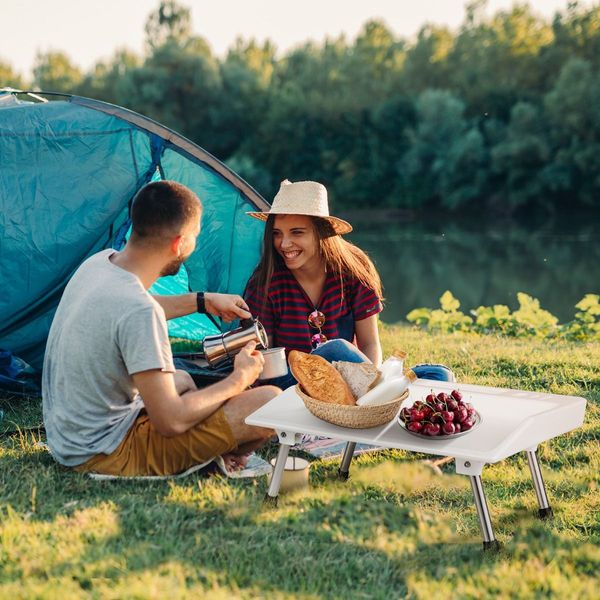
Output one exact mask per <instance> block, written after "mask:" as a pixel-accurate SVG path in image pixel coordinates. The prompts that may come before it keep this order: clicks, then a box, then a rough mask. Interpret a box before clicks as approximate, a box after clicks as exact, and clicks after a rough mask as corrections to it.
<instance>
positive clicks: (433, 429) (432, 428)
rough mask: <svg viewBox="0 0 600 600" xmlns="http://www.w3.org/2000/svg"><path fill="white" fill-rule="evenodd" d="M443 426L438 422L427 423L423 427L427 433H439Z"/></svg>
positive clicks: (432, 434)
mask: <svg viewBox="0 0 600 600" xmlns="http://www.w3.org/2000/svg"><path fill="white" fill-rule="evenodd" d="M440 429H441V427H440V426H439V425H438V424H437V423H427V425H425V427H424V428H423V432H424V433H426V434H427V435H431V436H434V435H439V434H440Z"/></svg>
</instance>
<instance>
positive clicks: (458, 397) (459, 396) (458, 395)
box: [450, 390, 462, 401]
mask: <svg viewBox="0 0 600 600" xmlns="http://www.w3.org/2000/svg"><path fill="white" fill-rule="evenodd" d="M450 395H451V396H452V397H453V398H454V399H455V400H458V401H460V400H462V394H461V393H460V392H459V391H458V390H452V391H451V392H450Z"/></svg>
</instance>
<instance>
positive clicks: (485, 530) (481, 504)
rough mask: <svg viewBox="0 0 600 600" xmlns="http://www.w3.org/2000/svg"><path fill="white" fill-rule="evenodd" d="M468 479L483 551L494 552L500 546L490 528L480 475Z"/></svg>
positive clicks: (488, 512) (490, 523)
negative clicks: (473, 499) (481, 537)
mask: <svg viewBox="0 0 600 600" xmlns="http://www.w3.org/2000/svg"><path fill="white" fill-rule="evenodd" d="M469 479H470V481H471V487H472V488H473V497H474V498H475V507H476V508H477V516H478V517H479V528H480V529H481V535H482V536H483V549H484V550H492V551H496V550H498V549H499V548H500V544H499V543H498V540H496V537H495V536H494V529H493V528H492V520H491V518H490V511H489V510H488V505H487V502H486V499H485V493H484V491H483V482H482V481H481V475H469Z"/></svg>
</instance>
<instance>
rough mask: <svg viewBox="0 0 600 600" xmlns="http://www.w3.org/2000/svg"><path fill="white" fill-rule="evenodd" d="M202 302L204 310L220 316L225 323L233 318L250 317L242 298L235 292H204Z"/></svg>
mask: <svg viewBox="0 0 600 600" xmlns="http://www.w3.org/2000/svg"><path fill="white" fill-rule="evenodd" d="M204 304H205V306H206V312H208V313H210V314H211V315H214V316H215V317H221V318H222V319H223V321H225V322H226V323H229V322H230V321H233V320H235V319H250V318H251V317H252V315H251V314H250V311H249V309H248V305H247V304H246V303H245V302H244V299H243V298H242V297H241V296H237V295H236V294H217V293H213V292H206V293H205V294H204Z"/></svg>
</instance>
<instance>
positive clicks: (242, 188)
mask: <svg viewBox="0 0 600 600" xmlns="http://www.w3.org/2000/svg"><path fill="white" fill-rule="evenodd" d="M5 97H6V94H5V95H3V94H1V93H0V259H1V260H0V282H1V284H2V294H1V295H0V314H2V316H3V318H2V321H0V349H4V350H8V351H10V352H12V353H13V354H14V355H16V356H19V357H21V358H23V359H24V360H26V361H27V362H28V363H30V364H31V365H33V366H34V367H36V368H40V367H41V364H42V361H43V353H44V347H45V342H46V338H47V335H48V331H49V327H50V324H51V322H52V317H53V315H54V312H55V310H56V307H57V305H58V302H59V300H60V297H61V295H62V292H63V290H64V287H65V285H66V283H67V282H68V280H69V278H70V277H71V275H72V274H73V272H74V271H75V270H76V269H77V267H78V266H79V265H80V264H81V263H82V262H83V261H84V260H85V259H86V258H87V257H89V256H90V255H92V254H94V253H95V252H98V251H100V250H102V249H104V248H109V247H116V248H119V247H121V246H122V244H123V240H124V232H126V231H127V229H128V227H129V221H128V219H129V207H130V203H131V200H132V199H133V197H134V196H135V194H136V192H137V191H138V190H139V189H140V188H141V187H142V186H143V185H144V184H146V183H147V182H148V181H150V180H152V179H153V178H156V177H162V178H165V179H173V180H175V181H178V182H180V183H183V184H184V185H187V186H188V187H190V188H191V189H192V190H193V191H194V192H195V193H196V194H197V195H198V197H199V198H200V199H201V201H202V204H203V207H204V210H203V216H202V229H201V233H200V236H199V238H198V244H197V248H196V251H195V252H194V254H193V255H192V256H191V257H190V258H189V259H188V261H187V262H186V265H184V267H185V269H184V268H182V269H181V270H180V273H179V274H178V276H175V277H165V278H162V279H161V280H159V281H158V282H157V283H156V284H155V285H154V286H153V288H151V291H152V292H155V293H164V294H172V293H180V292H185V291H188V290H189V289H194V290H205V291H215V292H227V293H241V292H242V290H243V287H244V284H245V282H246V280H247V278H248V276H249V275H250V273H251V271H252V269H253V267H254V265H255V264H256V262H257V260H258V255H259V248H260V240H261V238H262V232H263V227H264V224H261V223H260V222H258V221H256V220H255V219H248V218H247V217H246V216H245V215H244V213H245V212H246V211H251V210H257V209H258V210H264V209H265V208H267V207H268V204H267V203H266V202H265V200H264V199H263V198H262V197H261V196H260V195H259V194H258V193H257V192H256V191H255V190H253V189H252V188H251V187H250V186H249V185H248V184H247V183H246V182H244V181H243V180H242V179H241V178H239V177H238V176H237V175H236V174H235V173H233V172H232V171H231V170H229V169H228V168H227V167H226V166H225V165H223V164H222V163H220V162H219V161H218V160H217V159H216V158H214V157H213V156H211V155H210V154H209V153H207V152H206V151H204V150H203V149H202V148H200V147H199V146H196V145H195V144H193V143H192V142H190V141H189V140H186V139H185V138H183V137H181V136H179V135H178V134H177V133H175V132H173V131H171V130H169V129H167V128H166V127H164V126H162V125H160V124H158V123H156V122H154V121H152V120H150V119H148V118H146V117H143V116H142V115H139V114H137V113H134V112H132V111H129V110H127V109H124V108H121V107H117V106H113V105H110V104H106V103H102V102H98V101H95V100H90V99H85V98H79V97H76V96H69V97H66V98H64V97H63V99H61V100H53V101H50V102H41V103H29V102H27V103H24V102H14V101H11V102H7V101H2V99H3V98H5ZM11 97H14V96H12V95H11ZM216 331H218V329H217V328H216V326H215V324H214V322H213V321H212V320H211V319H209V318H207V317H206V316H204V315H191V316H189V317H183V318H181V319H174V320H172V321H171V322H170V323H169V333H170V335H172V336H174V337H186V338H188V339H201V338H202V337H203V336H204V335H207V334H209V333H215V332H216Z"/></svg>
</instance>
